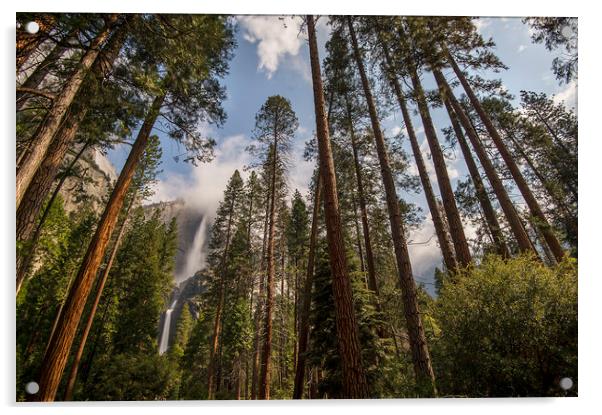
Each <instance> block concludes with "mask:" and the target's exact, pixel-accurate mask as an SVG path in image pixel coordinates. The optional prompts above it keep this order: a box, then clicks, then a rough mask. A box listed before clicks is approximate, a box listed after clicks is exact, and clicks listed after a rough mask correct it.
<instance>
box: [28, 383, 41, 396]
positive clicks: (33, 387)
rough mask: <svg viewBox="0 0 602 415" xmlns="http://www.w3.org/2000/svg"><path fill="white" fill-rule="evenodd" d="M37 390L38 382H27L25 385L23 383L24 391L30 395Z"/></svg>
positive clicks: (38, 388)
mask: <svg viewBox="0 0 602 415" xmlns="http://www.w3.org/2000/svg"><path fill="white" fill-rule="evenodd" d="M39 391H40V385H38V382H29V383H28V384H27V385H25V392H27V393H28V394H30V395H35V394H36V393H38V392H39Z"/></svg>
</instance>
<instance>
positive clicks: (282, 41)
mask: <svg viewBox="0 0 602 415" xmlns="http://www.w3.org/2000/svg"><path fill="white" fill-rule="evenodd" d="M237 20H238V22H239V23H240V25H241V26H242V28H243V29H244V32H243V38H244V39H245V40H246V41H248V42H250V43H257V56H258V57H259V64H258V66H257V69H259V70H264V71H265V72H266V73H267V77H268V78H271V77H272V75H273V74H274V73H275V72H276V70H277V69H278V66H279V64H280V62H281V60H282V59H283V58H285V57H286V56H297V55H298V54H299V50H300V48H301V46H302V45H303V43H304V39H303V37H302V36H301V35H300V28H301V18H299V17H290V16H238V17H237Z"/></svg>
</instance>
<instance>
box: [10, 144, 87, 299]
mask: <svg viewBox="0 0 602 415" xmlns="http://www.w3.org/2000/svg"><path fill="white" fill-rule="evenodd" d="M87 148H88V144H87V143H86V144H84V145H83V146H82V148H81V149H80V150H79V152H78V153H77V154H76V155H75V157H73V160H72V161H71V163H70V164H69V166H68V167H67V170H65V174H64V175H63V177H61V179H60V180H59V182H58V183H57V184H56V187H55V188H54V192H52V196H50V199H49V200H48V203H47V204H46V208H45V209H44V213H42V217H41V218H40V221H39V222H38V224H37V226H36V228H35V232H34V233H33V236H32V237H31V239H30V240H29V242H28V246H27V248H25V252H19V255H18V256H17V294H19V290H20V289H21V286H22V285H23V281H25V277H26V276H27V273H28V272H29V268H30V266H31V263H32V261H33V259H34V256H35V251H36V248H37V245H38V241H39V239H40V235H41V233H42V228H43V227H44V223H45V222H46V218H47V217H48V214H49V213H50V208H51V207H52V204H53V203H54V201H55V200H56V197H57V196H58V194H59V192H60V191H61V189H62V187H63V185H64V184H65V181H66V180H67V177H69V173H70V172H71V170H73V167H75V164H76V163H77V162H78V161H79V159H80V158H81V156H82V155H83V154H84V152H85V151H86V149H87ZM33 220H35V218H33Z"/></svg>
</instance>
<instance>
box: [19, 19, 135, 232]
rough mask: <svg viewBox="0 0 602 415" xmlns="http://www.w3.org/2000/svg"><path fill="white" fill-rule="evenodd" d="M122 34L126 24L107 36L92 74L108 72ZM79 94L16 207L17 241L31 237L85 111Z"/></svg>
mask: <svg viewBox="0 0 602 415" xmlns="http://www.w3.org/2000/svg"><path fill="white" fill-rule="evenodd" d="M126 35H127V27H126V26H125V25H124V26H121V27H120V28H119V29H118V30H117V31H116V33H115V34H114V35H113V36H112V37H111V39H110V40H109V42H108V43H107V45H106V47H105V48H104V50H103V52H102V53H101V54H100V55H99V56H98V59H96V60H95V61H94V64H93V65H92V69H91V72H92V75H94V76H96V77H98V78H100V79H102V78H103V77H105V76H106V75H107V74H108V73H109V71H110V70H111V68H112V66H113V63H114V61H115V59H116V58H117V55H118V53H119V51H120V50H121V47H122V46H123V43H124V41H125V37H126ZM80 97H81V99H78V100H77V101H76V104H75V105H72V106H71V107H70V108H69V114H68V115H67V116H66V118H65V119H64V120H63V122H62V123H61V126H60V129H59V130H58V132H57V134H56V135H55V137H54V139H53V140H52V143H51V144H50V146H49V148H48V152H47V153H46V155H45V156H44V159H43V161H42V162H41V164H40V166H39V168H38V169H37V170H36V172H35V174H34V176H33V177H32V179H31V182H30V183H29V185H28V186H27V189H26V190H25V194H24V196H23V199H22V201H21V204H20V205H19V206H18V207H17V215H16V218H17V227H16V231H17V232H16V237H17V240H18V241H21V242H26V241H28V240H29V239H30V238H31V235H32V233H33V231H34V228H35V222H36V219H37V217H38V215H39V213H40V210H41V208H42V205H43V204H44V200H45V199H46V196H47V195H48V192H50V189H51V187H52V183H53V181H54V179H55V177H56V174H57V173H58V171H59V168H60V166H61V164H62V163H63V160H64V159H65V156H66V154H67V152H68V150H69V148H70V147H71V146H72V145H73V141H74V139H75V136H76V133H77V131H78V129H79V126H80V124H81V122H82V121H83V120H84V118H85V116H86V114H87V112H88V108H89V102H90V99H91V97H88V96H84V95H82V94H80Z"/></svg>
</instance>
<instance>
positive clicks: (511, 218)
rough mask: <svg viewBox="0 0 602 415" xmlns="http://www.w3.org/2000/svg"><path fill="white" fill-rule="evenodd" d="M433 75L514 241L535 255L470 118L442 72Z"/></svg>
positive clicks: (522, 248)
mask: <svg viewBox="0 0 602 415" xmlns="http://www.w3.org/2000/svg"><path fill="white" fill-rule="evenodd" d="M434 75H435V79H436V81H437V85H438V87H439V89H440V92H441V94H442V95H443V96H445V97H446V99H447V100H449V102H450V104H451V106H452V108H453V110H454V112H455V114H456V115H457V116H458V117H459V118H460V123H461V124H462V126H463V127H464V131H466V134H467V135H468V139H469V140H470V143H471V144H472V147H473V149H474V150H475V153H476V155H477V157H478V158H479V162H480V163H481V166H483V169H484V170H485V174H486V175H487V178H488V179H489V183H490V184H491V187H492V188H493V191H494V192H495V195H496V197H497V199H498V202H499V203H500V206H501V208H502V210H503V212H504V215H505V216H506V219H507V220H508V224H509V225H510V228H511V230H512V233H513V234H514V237H515V238H516V241H517V243H518V247H519V250H520V251H523V252H533V253H534V254H535V255H537V251H535V247H534V246H533V244H532V243H531V240H530V239H529V235H528V234H527V231H526V230H525V227H524V226H523V224H522V221H521V219H520V216H519V215H518V212H517V211H516V209H515V207H514V205H513V204H512V201H511V200H510V197H509V196H508V192H506V189H505V188H504V184H503V183H502V180H501V179H500V177H499V175H498V174H497V171H496V169H495V167H494V165H493V163H492V162H491V160H490V159H489V156H488V155H487V151H486V150H485V147H484V146H483V144H482V143H481V140H480V139H479V136H478V135H477V133H476V131H475V129H474V128H473V126H472V124H471V122H470V119H469V118H468V115H466V112H465V111H464V109H463V108H462V107H461V106H460V103H459V102H458V100H457V98H456V97H455V95H454V94H453V91H452V89H451V87H450V86H449V84H448V83H447V80H446V79H445V77H444V76H443V74H441V73H440V72H438V71H435V72H434Z"/></svg>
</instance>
